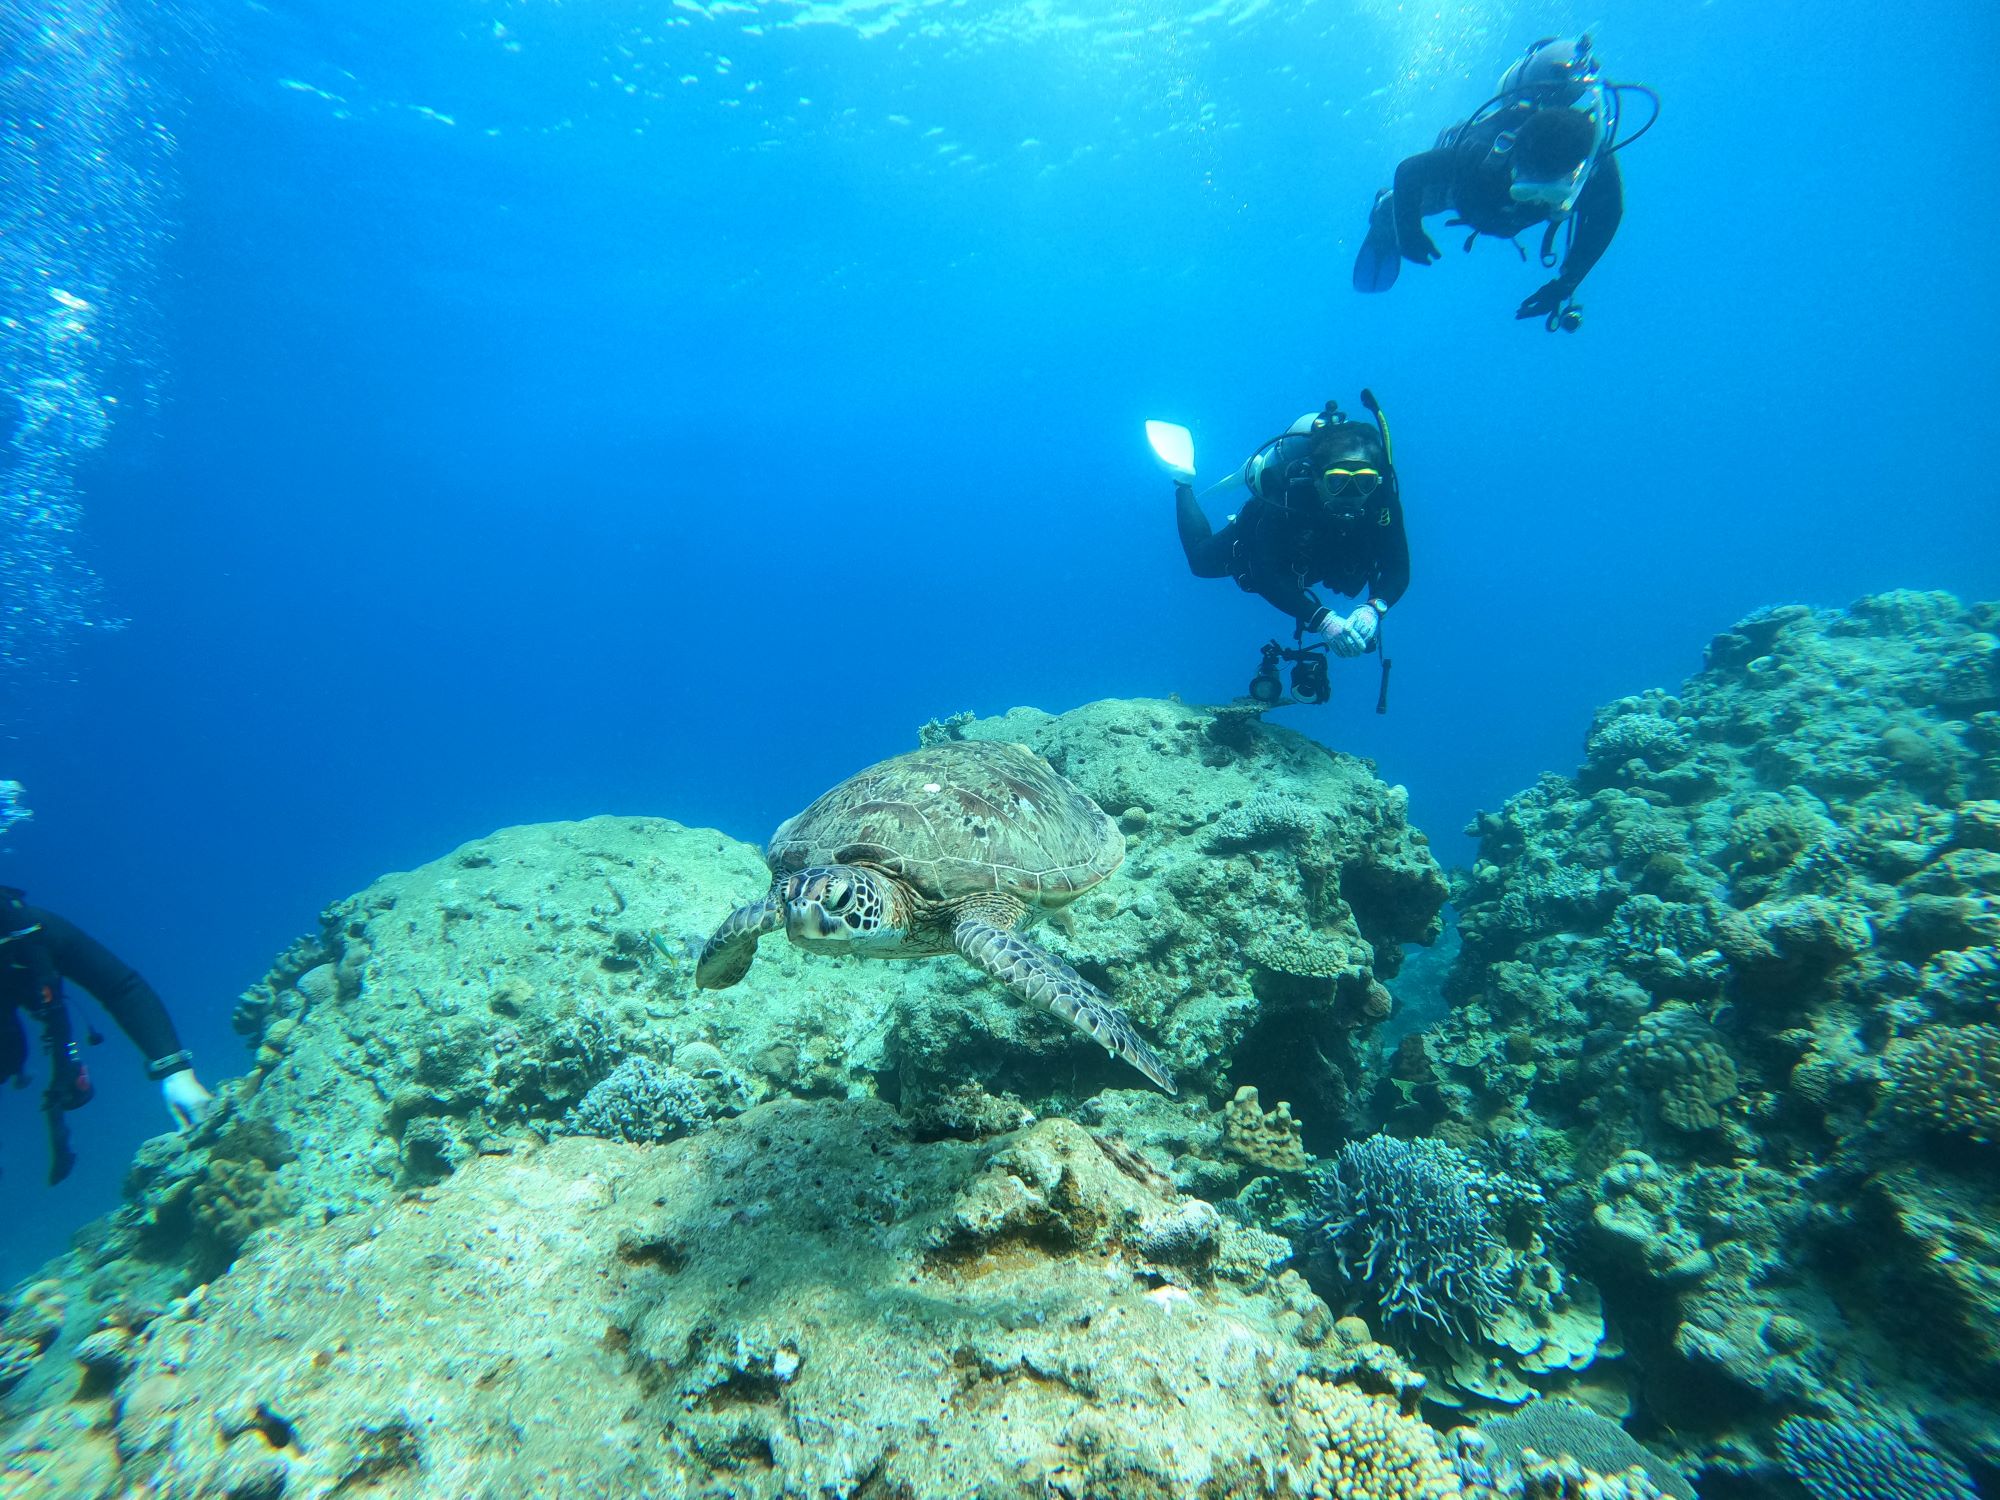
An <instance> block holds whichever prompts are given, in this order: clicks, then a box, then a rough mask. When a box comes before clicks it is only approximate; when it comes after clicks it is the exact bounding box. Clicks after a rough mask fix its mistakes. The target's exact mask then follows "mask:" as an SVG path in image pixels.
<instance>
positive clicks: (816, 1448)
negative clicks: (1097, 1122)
mask: <svg viewBox="0 0 2000 1500" xmlns="http://www.w3.org/2000/svg"><path fill="white" fill-rule="evenodd" d="M1191 1204H1192V1200H1182V1201H1180V1202H1176V1201H1175V1200H1172V1199H1169V1198H1163V1197H1161V1196H1160V1195H1159V1193H1158V1192H1157V1191H1155V1189H1154V1187H1153V1186H1152V1185H1150V1184H1149V1183H1147V1182H1145V1181H1143V1180H1140V1179H1138V1178H1135V1177H1133V1176H1131V1175H1129V1174H1128V1173H1127V1172H1126V1171H1125V1170H1124V1169H1123V1168H1122V1166H1121V1164H1120V1161H1119V1159H1118V1157H1117V1156H1116V1154H1115V1153H1112V1152H1107V1151H1106V1150H1105V1149H1103V1147H1102V1146H1101V1145H1100V1143H1099V1142H1098V1141H1097V1140H1096V1139H1095V1138H1094V1137H1093V1136H1092V1135H1091V1134H1090V1133H1089V1132H1087V1131H1085V1130H1083V1129H1081V1128H1080V1127H1078V1126H1075V1125H1073V1124H1070V1123H1068V1122H1066V1121H1048V1122H1044V1123H1042V1124H1040V1125H1037V1126H1034V1127H1032V1128H1030V1129H1028V1130H1026V1131H1024V1132H1021V1133H1019V1134H1016V1135H1012V1136H1009V1137H1005V1138H1002V1139H1000V1140H998V1141H993V1142H985V1143H967V1142H959V1141H940V1142H933V1143H928V1144H920V1143H917V1142H915V1141H913V1140H912V1139H911V1138H910V1137H909V1136H908V1135H907V1134H906V1133H904V1131H903V1130H902V1129H901V1128H900V1126H899V1124H898V1121H897V1118H896V1116H895V1114H894V1112H893V1111H891V1110H890V1109H889V1108H888V1107H887V1106H885V1105H881V1104H875V1103H869V1102H852V1103H841V1102H833V1101H823V1102H816V1103H812V1102H793V1101H787V1102H781V1103H776V1104H772V1105H767V1106H765V1107H763V1108H760V1109H756V1110H753V1111H751V1112H750V1113H748V1114H746V1115H744V1116H743V1117H741V1118H740V1119H736V1120H733V1121H729V1122H725V1123H723V1124H719V1125H717V1126H715V1127H713V1128H711V1129H709V1130H706V1131H703V1132H701V1133H699V1134H697V1135H695V1136H693V1137H691V1138H689V1139H686V1140H683V1141H680V1142H676V1143H674V1144H672V1145H670V1146H667V1147H664V1148H653V1147H635V1146H627V1145H623V1144H620V1143H613V1142H607V1141H601V1140H596V1139H590V1138H581V1137H578V1138H566V1139H562V1140H559V1141H557V1142H555V1143H554V1144H552V1145H550V1146H548V1147H546V1148H537V1149H534V1150H524V1151H521V1152H517V1153H515V1154H514V1155H511V1156H507V1157H494V1158H487V1159H483V1160H479V1161H475V1162H473V1163H470V1164H469V1165H468V1166H467V1167H465V1168H464V1169H462V1170H461V1171H459V1172H458V1173H456V1174H455V1175H454V1176H453V1177H452V1178H451V1179H449V1180H447V1181H446V1182H443V1183H440V1184H439V1185H437V1186H436V1187H433V1188H431V1189H428V1190H426V1191H424V1192H423V1193H420V1194H417V1195H414V1196H412V1197H410V1198H409V1199H407V1200H405V1201H403V1202H400V1203H397V1204H394V1205H391V1206H389V1207H386V1208H383V1209H380V1210H375V1211H372V1212H369V1213H365V1214H356V1215H353V1216H350V1217H348V1218H344V1219H341V1220H337V1221H335V1222H334V1223H332V1224H330V1225H327V1226H324V1227H321V1228H317V1229H309V1228H304V1227H295V1228H292V1229H289V1230H285V1231H281V1232H279V1233H277V1234H274V1235H266V1236H264V1237H263V1238H261V1239H259V1240H258V1241H257V1242H256V1244H255V1245H253V1246H252V1247H251V1248H250V1249H249V1250H248V1251H247V1252H246V1253H245V1254H244V1256H243V1257H242V1258H240V1259H239V1260H238V1261H237V1263H236V1265H235V1266H234V1267H233V1268H232V1269H231V1270H230V1271H229V1272H228V1273H227V1274H226V1275H224V1276H222V1277H221V1278H220V1279H218V1280H217V1281H216V1282H214V1283H213V1284H212V1285H210V1286H209V1287H207V1288H206V1289H205V1290H204V1291H203V1292H202V1293H201V1294H199V1295H196V1296H191V1297H189V1298H186V1299H184V1300H183V1301H182V1302H181V1303H180V1304H179V1305H177V1306H176V1307H175V1308H173V1309H172V1310H170V1311H169V1312H168V1313H167V1314H166V1315H165V1316H164V1317H161V1318H159V1319H156V1320H155V1321H153V1322H151V1323H149V1324H147V1325H146V1326H145V1327H144V1328H143V1330H141V1331H140V1332H139V1334H138V1335H137V1336H136V1337H135V1338H134V1339H133V1340H132V1343H131V1346H130V1348H129V1349H128V1350H127V1351H126V1353H125V1356H124V1360H123V1368H122V1372H121V1373H120V1374H119V1375H118V1378H117V1381H116V1397H117V1399H116V1400H115V1402H109V1403H105V1404H103V1405H101V1406H96V1407H92V1408H90V1409H89V1412H88V1417H89V1420H88V1421H87V1422H79V1420H78V1415H79V1411H80V1410H81V1408H80V1407H79V1406H78V1404H77V1403H75V1402H63V1403H59V1404H55V1405H52V1406H51V1407H49V1408H48V1409H46V1410H45V1411H43V1412H42V1413H41V1414H40V1415H39V1416H37V1417H36V1418H34V1419H33V1420H31V1421H30V1422H28V1423H26V1424H25V1425H23V1426H22V1427H20V1428H18V1429H16V1430H15V1431H14V1432H13V1433H12V1434H10V1435H9V1437H8V1438H7V1440H6V1444H5V1447H4V1450H0V1464H4V1465H5V1469H4V1472H6V1473H8V1474H9V1476H10V1484H11V1488H10V1490H9V1494H10V1496H12V1497H18V1500H44V1497H47V1500H54V1497H57V1496H61V1497H62V1500H94V1497H97V1496H109V1495H112V1494H120V1493H128V1492H130V1487H131V1486H133V1485H150V1486H151V1487H152V1488H151V1490H150V1493H153V1494H155V1495H158V1496H161V1497H176V1496H190V1497H192V1496H196V1495H210V1494H225V1493H252V1492H255V1493H272V1494H278V1493H282V1494H284V1495H285V1496H288V1497H310V1496H331V1495H334V1494H347V1493H353V1492H356V1491H357V1490H359V1489H364V1488H365V1489H366V1490H367V1492H368V1493H371V1494H376V1495H381V1496H384V1497H390V1496H398V1495H409V1496H417V1495H426V1496H428V1495H443V1494H452V1495H459V1494H462V1495H474V1494H495V1495H497V1494H502V1493H505V1494H517V1495H549V1496H554V1495H557V1494H599V1493H631V1494H688V1495H693V1494H725V1493H727V1494H738V1495H744V1496H751V1495H756V1496H765V1495H768V1496H774V1497H775V1496H777V1495H779V1494H853V1493H859V1492H864V1490H865V1488H866V1487H867V1486H869V1485H874V1486H875V1487H877V1488H879V1489H880V1491H881V1492H882V1493H884V1494H896V1495H901V1496H906V1497H909V1500H922V1497H927V1496H939V1497H946V1496H950V1497H961V1496H965V1495H970V1494H979V1495H982V1496H989V1497H995V1500H998V1497H1004V1496H1010V1495H1020V1496H1034V1497H1042V1496H1045V1495H1048V1494H1051V1493H1070V1494H1077V1495H1082V1494H1113V1493H1115V1494H1118V1495H1121V1496H1123V1495H1130V1496H1135V1497H1144V1496H1159V1497H1163V1500H1164V1497H1168V1496H1181V1495H1188V1494H1194V1493H1201V1492H1205V1493H1215V1494H1223V1493H1227V1494H1232V1495H1242V1496H1266V1495H1269V1496H1279V1495H1293V1494H1297V1493H1300V1488H1299V1486H1298V1482H1297V1480H1298V1473H1299V1472H1300V1470H1301V1469H1308V1468H1311V1467H1312V1466H1314V1465H1318V1466H1319V1467H1320V1468H1322V1469H1323V1468H1325V1467H1326V1465H1327V1464H1328V1463H1330V1462H1337V1461H1339V1459H1338V1455H1339V1454H1341V1453H1346V1454H1347V1455H1348V1460H1347V1461H1349V1462H1353V1463H1368V1462H1374V1461H1375V1460H1372V1459H1370V1458H1368V1456H1367V1455H1368V1453H1369V1452H1372V1451H1373V1450H1372V1448H1371V1447H1369V1446H1368V1445H1367V1444H1364V1443H1362V1442H1361V1441H1360V1440H1359V1439H1358V1438H1357V1439H1354V1440H1347V1439H1343V1438H1342V1437H1341V1435H1340V1434H1341V1430H1343V1429H1341V1428H1340V1426H1339V1424H1333V1425H1332V1427H1331V1428H1330V1427H1329V1425H1328V1424H1327V1423H1326V1422H1325V1421H1323V1420H1321V1419H1320V1418H1315V1419H1314V1423H1313V1424H1311V1433H1310V1434H1306V1435H1302V1434H1301V1433H1300V1432H1298V1431H1296V1430H1295V1423H1294V1419H1292V1418H1290V1417H1289V1416H1288V1413H1290V1412H1292V1411H1294V1410H1305V1409H1310V1410H1313V1411H1317V1412H1320V1413H1321V1415H1322V1417H1323V1416H1324V1414H1325V1412H1326V1411H1327V1410H1329V1409H1330V1406H1329V1403H1338V1402H1342V1401H1349V1402H1351V1401H1352V1400H1365V1399H1366V1398H1365V1397H1359V1396H1354V1397H1349V1396H1347V1395H1344V1394H1342V1393H1341V1389H1340V1388H1337V1387H1336V1386H1335V1385H1334V1382H1336V1381H1338V1380H1340V1379H1341V1378H1343V1377H1345V1376H1351V1375H1356V1374H1358V1373H1361V1371H1362V1365H1363V1363H1364V1362H1363V1360H1362V1359H1361V1358H1360V1357H1359V1356H1358V1354H1357V1353H1356V1352H1355V1350H1354V1349H1353V1348H1352V1347H1351V1346H1349V1345H1347V1344H1345V1343H1343V1342H1342V1341H1339V1340H1328V1339H1327V1338H1326V1334H1327V1332H1328V1331H1329V1325H1328V1324H1327V1323H1325V1322H1322V1323H1319V1324H1318V1325H1317V1332H1316V1334H1314V1333H1313V1332H1312V1328H1311V1327H1310V1326H1308V1325H1301V1324H1300V1323H1299V1322H1298V1320H1297V1318H1296V1316H1295V1315H1294V1312H1293V1308H1294V1306H1295V1305H1296V1304H1297V1303H1298V1301H1299V1297H1300V1293H1299V1291H1298V1289H1297V1278H1296V1277H1295V1276H1292V1275H1290V1274H1289V1273H1283V1272H1280V1271H1278V1270H1276V1269H1274V1268H1273V1267H1272V1266H1271V1265H1270V1264H1269V1257H1268V1256H1260V1255H1258V1254H1254V1253H1253V1254H1248V1255H1246V1254H1244V1253H1242V1247H1241V1246H1240V1245H1238V1244H1237V1243H1236V1242H1237V1241H1240V1240H1242V1239H1244V1237H1246V1236H1248V1235H1249V1234H1250V1232H1249V1231H1244V1230H1241V1229H1238V1228H1236V1227H1234V1226H1231V1225H1229V1224H1228V1223H1226V1222H1223V1221H1217V1220H1214V1219H1213V1217H1212V1211H1210V1213H1211V1217H1210V1219H1209V1220H1207V1221H1204V1222H1205V1226H1206V1227H1205V1230H1204V1232H1202V1233H1198V1234H1195V1235H1194V1236H1193V1238H1192V1240H1188V1239H1187V1238H1186V1237H1185V1236H1183V1237H1180V1238H1178V1239H1174V1242H1173V1243H1172V1245H1171V1246H1170V1247H1169V1253H1167V1254H1165V1255H1164V1256H1163V1257H1160V1258H1156V1255H1155V1253H1153V1252H1149V1250H1148V1249H1147V1248H1145V1246H1146V1245H1147V1244H1148V1243H1149V1242H1150V1241H1152V1240H1157V1239H1159V1233H1158V1226H1159V1224H1160V1223H1161V1222H1162V1221H1163V1220H1172V1219H1174V1218H1176V1217H1177V1216H1178V1217H1185V1215H1186V1213H1187V1210H1188V1209H1189V1207H1190V1205H1191ZM1193 1206H1195V1207H1205V1205H1198V1204H1195V1205H1193ZM1169 1238H1173V1237H1169ZM1302 1334H1312V1336H1311V1337H1309V1338H1305V1337H1302V1336H1301V1335H1302ZM1302 1377H1310V1378H1311V1379H1313V1381H1314V1382H1315V1383H1314V1384H1313V1385H1311V1386H1305V1387H1302V1386H1300V1384H1299V1382H1300V1380H1301V1378H1302ZM1302 1391H1303V1392H1305V1395H1304V1397H1303V1398H1302V1397H1301V1395H1300V1393H1301V1392H1302ZM1301 1399H1304V1400H1306V1402H1307V1403H1308V1405H1307V1407H1304V1408H1302V1407H1300V1406H1299V1405H1298V1403H1299V1401H1300V1400H1301ZM1299 1420H1303V1419H1302V1418H1301V1419H1299ZM1387 1420H1388V1414H1385V1415H1384V1417H1383V1418H1381V1419H1380V1421H1382V1422H1386V1421H1387ZM1397 1420H1398V1421H1401V1420H1403V1419H1402V1418H1400V1417H1398V1418H1397ZM1378 1425H1379V1422H1378ZM1371 1430H1372V1429H1371ZM1402 1430H1403V1429H1401V1428H1396V1429H1394V1431H1396V1432H1401V1431H1402ZM1410 1432H1411V1434H1412V1436H1411V1437H1409V1438H1405V1439H1402V1441H1405V1442H1413V1443H1416V1444H1418V1445H1419V1446H1421V1443H1422V1442H1423V1441H1424V1439H1423V1438H1422V1437H1420V1436H1418V1435H1420V1434H1422V1432H1423V1429H1422V1428H1421V1427H1420V1426H1415V1425H1413V1426H1412V1427H1411V1428H1410ZM1372 1441H1373V1440H1372V1439H1371V1442H1372ZM1330 1454H1331V1455H1334V1456H1335V1457H1333V1458H1329V1455H1330ZM112 1455H116V1456H117V1457H118V1458H121V1459H122V1464H119V1463H117V1462H111V1463H106V1462H103V1460H105V1459H107V1458H109V1457H111V1456H112ZM245 1486H262V1487H263V1488H259V1489H254V1490H253V1489H246V1488H245ZM1051 1486H1055V1488H1051ZM1384 1493H1387V1491H1384ZM1437 1493H1439V1494H1440V1495H1442V1494H1444V1493H1445V1492H1444V1491H1443V1490H1440V1491H1438V1492H1437Z"/></svg>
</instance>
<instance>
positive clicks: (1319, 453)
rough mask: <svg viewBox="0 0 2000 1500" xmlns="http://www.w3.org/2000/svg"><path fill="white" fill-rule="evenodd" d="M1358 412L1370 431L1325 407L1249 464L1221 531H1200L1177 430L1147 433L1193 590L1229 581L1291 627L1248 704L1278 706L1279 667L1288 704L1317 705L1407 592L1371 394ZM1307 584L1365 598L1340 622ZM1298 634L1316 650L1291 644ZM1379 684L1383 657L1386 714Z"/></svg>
mask: <svg viewBox="0 0 2000 1500" xmlns="http://www.w3.org/2000/svg"><path fill="white" fill-rule="evenodd" d="M1361 402H1362V404H1363V405H1364V406H1366V407H1367V408H1368V411H1369V413H1370V414H1371V415H1372V416H1373V417H1374V419H1375V420H1374V421H1373V422H1372V423H1370V422H1350V421H1348V420H1347V418H1346V417H1345V416H1344V415H1343V414H1342V413H1341V410H1340V407H1339V406H1338V405H1337V404H1336V403H1335V402H1332V401H1329V402H1327V403H1326V406H1325V407H1324V408H1323V409H1321V410H1319V411H1312V412H1307V413H1306V414H1305V415H1304V416H1302V417H1300V418H1299V419H1298V420H1297V421H1296V422H1294V423H1292V425H1291V426H1290V427H1288V428H1286V429H1285V430H1284V431H1283V432H1281V433H1279V434H1278V436H1276V437H1274V438H1272V439H1271V440H1270V441H1269V442H1267V443H1265V444H1264V445H1263V446H1262V447H1261V448H1259V449H1258V450H1257V451H1256V452H1255V453H1253V454H1252V455H1251V456H1250V458H1249V460H1248V461H1247V462H1245V463H1244V464H1243V466H1242V467H1241V468H1240V469H1238V470H1237V471H1236V473H1235V474H1233V475H1231V476H1230V478H1229V479H1228V480H1225V481H1224V483H1233V482H1234V481H1236V480H1238V479H1240V480H1241V481H1242V482H1243V484H1244V485H1245V486H1246V487H1247V488H1248V489H1249V491H1250V498H1249V499H1248V500H1246V501H1245V502H1244V503H1243V508H1242V509H1241V510H1240V511H1238V512H1237V513H1236V514H1235V515H1234V516H1231V517H1230V518H1229V522H1228V524H1227V525H1225V526H1224V527H1223V528H1222V529H1221V530H1220V531H1216V530H1214V529H1213V528H1212V527H1211V526H1210V525H1209V522H1208V517H1207V516H1206V515H1205V514H1203V512H1202V508H1201V502H1200V500H1199V499H1198V498H1197V497H1196V495H1195V492H1194V487H1193V484H1192V483H1191V481H1192V480H1193V478H1194V449H1193V440H1192V438H1191V437H1190V436H1189V435H1188V432H1187V429H1186V428H1183V427H1176V426H1171V425H1169V424H1166V423H1158V422H1150V423H1148V424H1147V432H1148V436H1149V437H1150V438H1151V440H1152V443H1153V450H1154V453H1155V454H1156V456H1157V457H1158V458H1159V460H1160V463H1161V466H1162V467H1164V468H1165V469H1166V470H1167V472H1168V473H1169V474H1171V475H1172V476H1173V479H1174V519H1175V523H1176V525H1177V526H1178V528H1179V530H1180V538H1181V549H1182V551H1184V552H1185V553H1186V554H1187V560H1188V567H1189V568H1191V569H1192V570H1193V571H1194V574H1195V576H1196V577H1197V578H1234V579H1235V580H1236V582H1237V585H1238V586H1239V587H1241V588H1243V589H1245V590H1248V591H1249V592H1251V593H1254V594H1260V595H1262V596H1263V597H1264V598H1266V599H1268V600H1269V601H1270V602H1271V603H1272V604H1275V605H1276V606H1277V607H1278V608H1279V609H1281V610H1283V611H1284V612H1285V613H1286V614H1288V615H1290V616H1291V617H1292V621H1293V629H1292V639H1293V641H1294V643H1295V644H1294V646H1293V647H1292V648H1291V649H1286V648H1284V647H1282V646H1280V645H1279V644H1278V642H1276V641H1272V642H1271V643H1270V644H1269V645H1267V646H1266V647H1264V657H1263V662H1262V664H1261V665H1260V666H1259V668H1258V671H1257V675H1256V676H1255V677H1254V678H1253V679H1252V681H1251V684H1250V696H1251V697H1252V698H1254V699H1256V700H1258V701H1259V702H1262V703H1275V702H1277V701H1278V699H1279V697H1280V696H1282V693H1283V688H1282V685H1281V684H1280V683H1279V680H1278V662H1279V661H1280V660H1281V659H1284V660H1289V661H1291V662H1292V663H1293V664H1294V665H1293V668H1292V696H1293V698H1294V699H1296V700H1297V701H1299V702H1304V703H1324V702H1326V701H1327V698H1328V697H1329V696H1330V693H1329V689H1328V685H1327V672H1326V664H1327V656H1328V655H1329V654H1330V655H1333V656H1342V657H1356V656H1360V655H1362V654H1363V653H1365V652H1367V651H1370V650H1376V651H1379V650H1380V649H1381V625H1382V617H1383V616H1384V615H1386V614H1388V612H1389V609H1390V606H1392V605H1393V604H1395V603H1396V601H1397V600H1398V599H1401V598H1402V597H1403V591H1404V590H1405V589H1407V588H1408V587H1409V586H1410V543H1409V537H1408V535H1407V533H1406V532H1405V531H1404V528H1403V499H1402V493H1401V490H1400V487H1399V486H1398V484H1397V482H1396V469H1395V465H1394V463H1393V462H1392V458H1393V449H1392V447H1391V444H1390V441H1389V423H1388V419H1387V418H1386V417H1384V416H1383V415H1382V408H1381V407H1380V406H1379V405H1378V404H1377V403H1376V400H1375V396H1374V393H1373V392H1370V391H1363V392H1362V393H1361ZM1313 584H1324V585H1326V586H1327V587H1328V588H1331V589H1333V590H1335V591H1336V592H1338V593H1341V594H1346V595H1349V596H1350V597H1351V596H1353V595H1356V594H1362V595H1365V598H1364V602H1363V603H1362V604H1361V605H1360V606H1359V607H1357V608H1356V609H1354V610H1353V611H1351V612H1349V613H1345V614H1342V613H1339V612H1337V611H1335V610H1333V609H1331V608H1329V607H1327V606H1326V605H1323V604H1321V603H1320V601H1319V599H1318V597H1317V596H1316V595H1314V593H1313V592H1312V587H1311V586H1312V585H1313ZM1309 632H1310V633H1313V634H1317V635H1319V636H1321V637H1322V639H1321V640H1319V641H1316V642H1313V643H1311V644H1310V645H1306V644H1297V643H1302V642H1303V641H1304V638H1305V636H1306V635H1307V634H1308V633H1309ZM1388 684H1389V662H1388V659H1387V658H1386V657H1384V658H1383V662H1382V691H1381V696H1380V697H1379V699H1378V700H1377V702H1376V711H1377V712H1378V713H1379V712H1382V711H1384V710H1385V709H1386V707H1387V704H1388Z"/></svg>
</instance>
